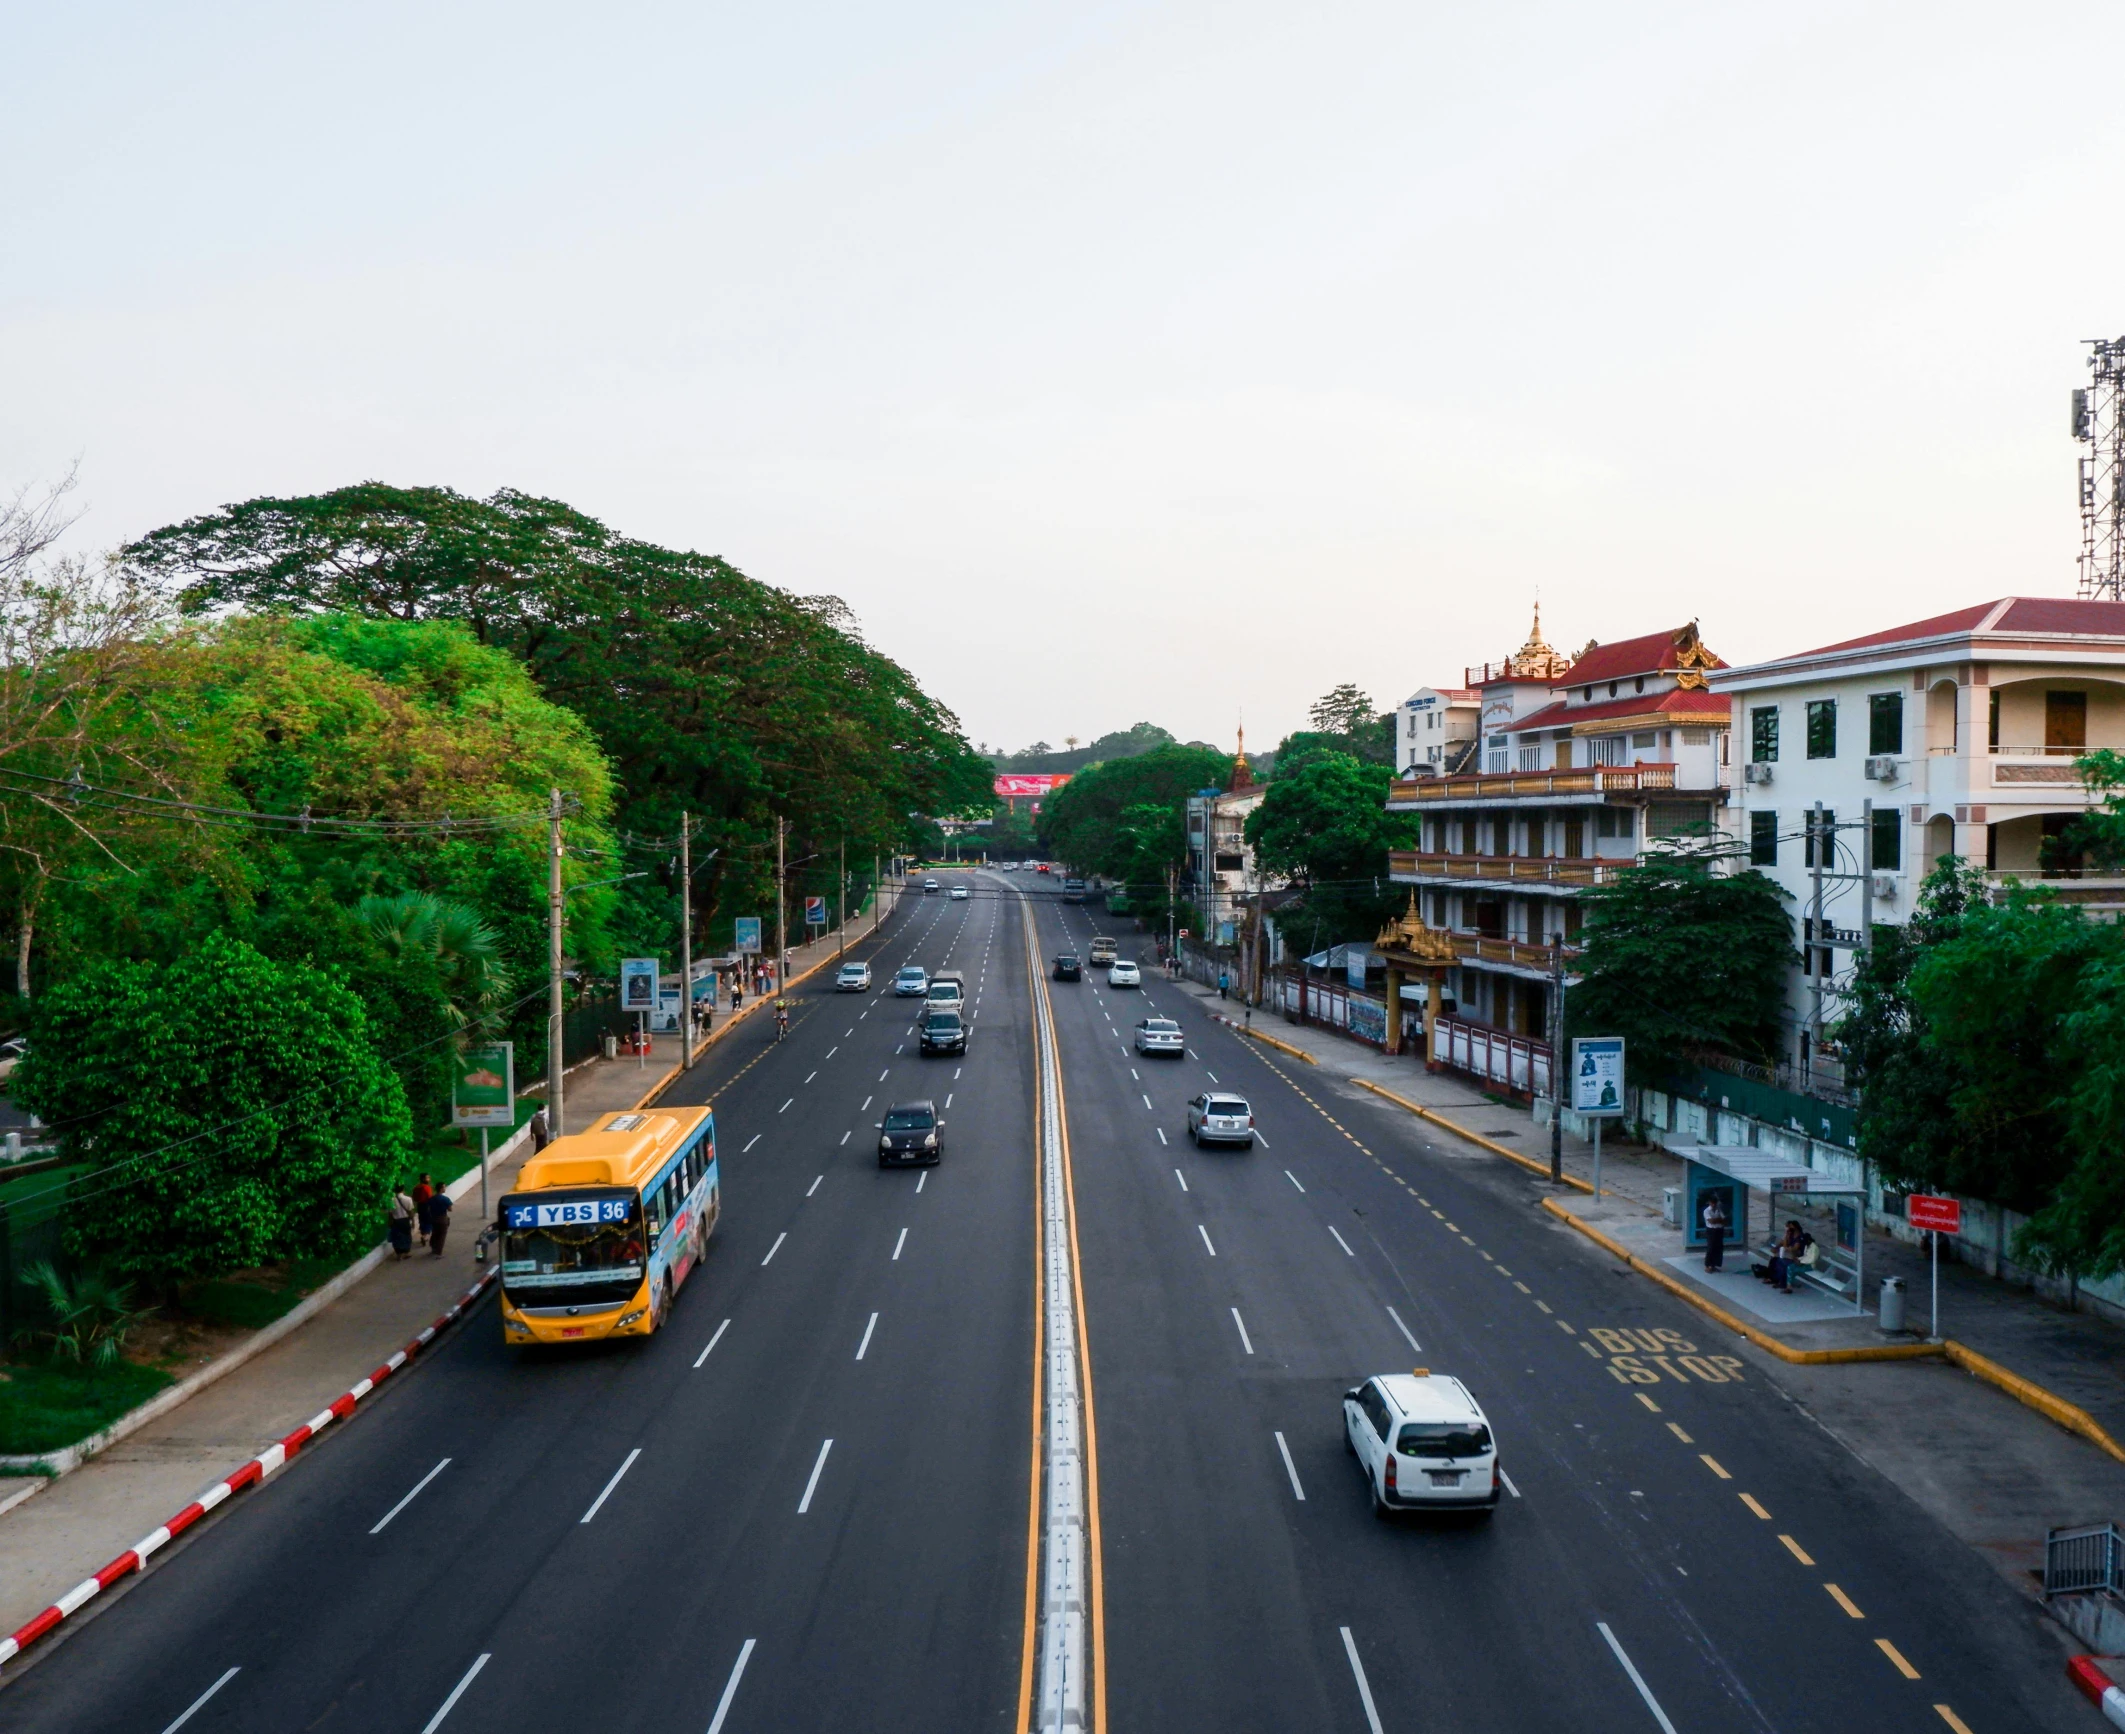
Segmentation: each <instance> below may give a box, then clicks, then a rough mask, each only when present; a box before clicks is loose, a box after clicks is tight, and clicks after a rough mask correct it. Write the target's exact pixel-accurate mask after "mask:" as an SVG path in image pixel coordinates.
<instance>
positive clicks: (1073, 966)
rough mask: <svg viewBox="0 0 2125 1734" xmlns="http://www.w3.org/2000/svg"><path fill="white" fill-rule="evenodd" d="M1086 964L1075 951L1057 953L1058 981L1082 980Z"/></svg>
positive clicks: (1056, 969)
mask: <svg viewBox="0 0 2125 1734" xmlns="http://www.w3.org/2000/svg"><path fill="white" fill-rule="evenodd" d="M1084 974H1085V966H1084V964H1083V963H1082V962H1080V961H1079V959H1078V956H1077V953H1076V952H1074V951H1059V952H1057V953H1056V954H1055V979H1056V980H1057V981H1082V980H1083V979H1084Z"/></svg>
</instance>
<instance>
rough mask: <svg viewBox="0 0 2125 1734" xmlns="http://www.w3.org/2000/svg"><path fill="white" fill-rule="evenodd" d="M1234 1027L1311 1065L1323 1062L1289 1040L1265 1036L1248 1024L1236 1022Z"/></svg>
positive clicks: (1281, 1052)
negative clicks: (1282, 1040)
mask: <svg viewBox="0 0 2125 1734" xmlns="http://www.w3.org/2000/svg"><path fill="white" fill-rule="evenodd" d="M1233 1027H1234V1028H1235V1029H1237V1030H1238V1031H1239V1033H1240V1034H1241V1035H1243V1036H1252V1037H1253V1038H1254V1039H1255V1040H1256V1041H1258V1042H1266V1043H1267V1044H1268V1045H1269V1046H1270V1047H1272V1048H1275V1049H1276V1050H1277V1052H1278V1053H1280V1054H1289V1055H1290V1056H1291V1057H1292V1058H1293V1059H1295V1060H1304V1061H1305V1062H1306V1063H1307V1064H1308V1065H1309V1066H1317V1065H1319V1064H1320V1063H1321V1062H1320V1061H1319V1060H1317V1059H1315V1058H1314V1057H1313V1056H1312V1055H1311V1054H1309V1053H1308V1052H1307V1051H1306V1050H1305V1049H1304V1048H1295V1047H1293V1046H1292V1045H1291V1044H1290V1043H1289V1042H1280V1041H1278V1040H1277V1039H1276V1037H1275V1036H1265V1035H1263V1034H1262V1032H1261V1031H1260V1030H1258V1029H1253V1028H1251V1027H1249V1026H1248V1025H1246V1024H1235V1025H1234V1026H1233Z"/></svg>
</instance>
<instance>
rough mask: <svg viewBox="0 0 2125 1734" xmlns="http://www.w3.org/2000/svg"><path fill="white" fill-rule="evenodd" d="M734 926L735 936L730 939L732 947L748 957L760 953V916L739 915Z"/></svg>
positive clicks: (756, 955)
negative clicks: (735, 927) (735, 929)
mask: <svg viewBox="0 0 2125 1734" xmlns="http://www.w3.org/2000/svg"><path fill="white" fill-rule="evenodd" d="M736 926H737V937H736V939H734V940H733V941H732V949H733V950H734V951H737V952H740V953H742V954H744V955H746V956H749V957H758V956H759V955H760V917H759V916H757V915H741V916H739V917H738V920H737V924H736Z"/></svg>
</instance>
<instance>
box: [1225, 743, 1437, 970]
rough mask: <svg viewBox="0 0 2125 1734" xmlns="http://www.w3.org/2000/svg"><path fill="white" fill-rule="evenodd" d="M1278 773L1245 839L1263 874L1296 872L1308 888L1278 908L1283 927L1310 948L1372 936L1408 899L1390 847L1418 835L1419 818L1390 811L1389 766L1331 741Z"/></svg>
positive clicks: (1280, 760)
mask: <svg viewBox="0 0 2125 1734" xmlns="http://www.w3.org/2000/svg"><path fill="white" fill-rule="evenodd" d="M1278 766H1279V768H1278V772H1277V775H1276V777H1275V779H1274V780H1273V781H1272V782H1271V783H1270V784H1269V786H1268V789H1267V791H1266V793H1265V794H1264V795H1263V797H1262V804H1261V805H1260V806H1259V807H1257V808H1255V810H1254V811H1253V812H1252V813H1250V814H1248V816H1247V841H1248V842H1249V843H1250V844H1251V845H1253V848H1254V852H1255V861H1256V863H1257V865H1258V866H1259V867H1260V868H1261V870H1262V872H1263V873H1264V874H1269V875H1276V876H1279V877H1288V878H1290V879H1292V880H1294V881H1295V882H1296V884H1297V885H1298V886H1299V888H1300V892H1301V895H1300V897H1299V899H1298V900H1297V902H1296V903H1295V904H1287V905H1286V906H1285V907H1284V908H1283V909H1282V910H1280V911H1279V912H1278V915H1277V923H1278V926H1279V927H1280V928H1281V929H1282V930H1283V931H1284V932H1285V934H1286V935H1287V936H1289V938H1290V939H1291V940H1292V942H1293V943H1294V944H1296V945H1298V946H1300V947H1302V948H1303V949H1305V950H1307V951H1312V950H1314V949H1315V948H1316V947H1317V946H1321V945H1335V944H1338V943H1341V942H1343V941H1346V940H1368V941H1369V940H1370V939H1371V938H1372V937H1373V936H1374V935H1375V934H1376V933H1378V932H1379V930H1380V927H1381V925H1382V923H1384V922H1385V921H1386V920H1387V919H1388V917H1390V916H1391V915H1392V914H1393V913H1394V911H1395V910H1396V909H1397V908H1399V907H1400V906H1401V902H1402V899H1403V896H1404V893H1403V891H1402V890H1401V889H1400V888H1399V887H1397V886H1395V885H1393V884H1391V883H1390V882H1389V880H1388V878H1387V869H1388V862H1387V855H1388V851H1389V850H1391V849H1407V848H1410V847H1411V846H1413V844H1414V843H1415V841H1416V834H1417V823H1416V820H1415V819H1414V818H1413V817H1411V816H1409V815H1407V814H1402V813H1390V812H1388V811H1387V790H1388V782H1389V775H1388V770H1387V767H1386V766H1385V765H1380V764H1372V763H1368V762H1366V761H1364V760H1362V759H1358V758H1354V757H1352V756H1351V755H1350V754H1349V753H1347V752H1343V751H1339V750H1334V749H1327V750H1322V751H1319V752H1316V753H1311V754H1308V755H1306V756H1304V757H1302V758H1301V759H1300V760H1299V761H1298V762H1297V763H1296V764H1295V765H1293V764H1290V763H1289V762H1287V761H1286V760H1285V759H1284V758H1283V756H1282V754H1281V753H1280V754H1279V757H1278Z"/></svg>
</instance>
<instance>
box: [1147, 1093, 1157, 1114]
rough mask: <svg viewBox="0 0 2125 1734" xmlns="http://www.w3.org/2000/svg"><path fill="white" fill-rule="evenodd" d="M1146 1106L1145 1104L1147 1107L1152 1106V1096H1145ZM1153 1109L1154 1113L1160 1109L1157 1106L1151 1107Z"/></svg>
mask: <svg viewBox="0 0 2125 1734" xmlns="http://www.w3.org/2000/svg"><path fill="white" fill-rule="evenodd" d="M1144 1106H1145V1107H1147V1108H1150V1107H1151V1098H1150V1097H1149V1096H1146V1097H1144ZM1151 1111H1152V1112H1153V1113H1154V1114H1155V1113H1157V1112H1158V1110H1157V1109H1156V1108H1152V1109H1151Z"/></svg>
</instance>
